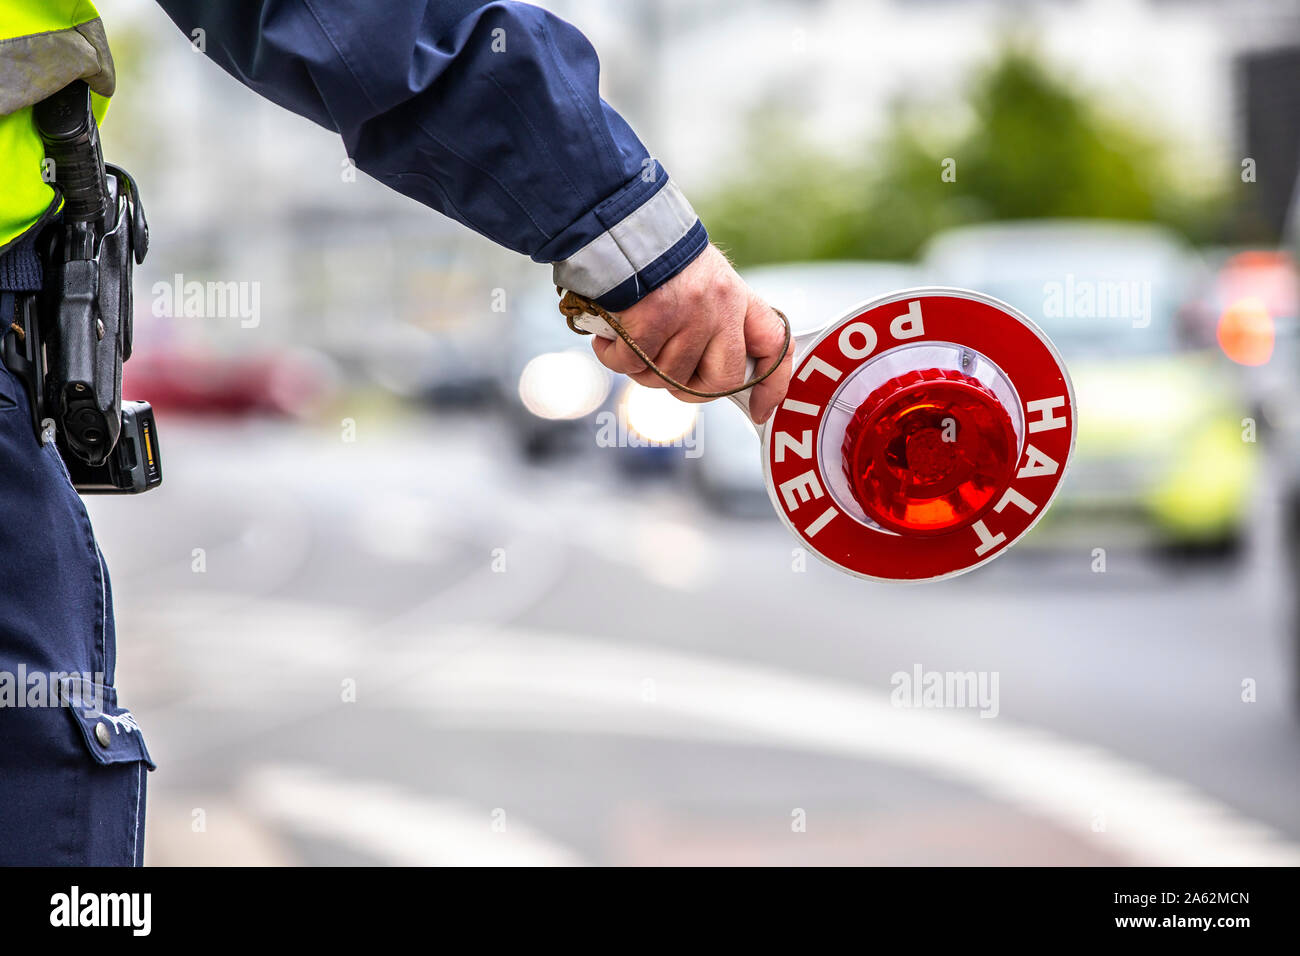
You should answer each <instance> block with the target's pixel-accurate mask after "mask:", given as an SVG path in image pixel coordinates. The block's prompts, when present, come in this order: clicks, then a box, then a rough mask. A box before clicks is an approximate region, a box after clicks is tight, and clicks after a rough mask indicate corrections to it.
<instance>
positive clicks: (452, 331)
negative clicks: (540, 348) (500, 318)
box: [361, 320, 498, 406]
mask: <svg viewBox="0 0 1300 956" xmlns="http://www.w3.org/2000/svg"><path fill="white" fill-rule="evenodd" d="M497 344H498V338H497V333H496V331H495V330H494V328H492V323H490V322H488V321H487V320H484V321H482V322H481V323H480V325H479V326H477V327H474V326H471V325H469V324H467V323H460V324H458V325H456V326H453V327H451V328H437V329H429V328H422V327H417V326H413V325H409V324H406V323H393V324H391V325H386V326H379V327H377V328H376V331H375V333H374V334H372V335H371V336H369V337H368V340H367V342H366V344H365V347H364V351H363V353H362V355H361V365H362V367H363V368H364V371H365V374H366V376H367V377H368V378H369V379H371V380H372V381H374V382H376V383H377V384H379V385H380V386H382V387H383V388H385V389H387V390H388V391H390V392H392V393H393V394H394V395H397V396H400V397H401V398H404V399H409V400H412V401H422V402H428V403H430V404H432V405H435V406H460V405H478V404H483V403H485V402H488V401H490V400H492V399H494V398H495V397H496V395H497V392H496V375H495V366H496V359H495V349H496V348H497Z"/></svg>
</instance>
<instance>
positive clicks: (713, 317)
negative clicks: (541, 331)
mask: <svg viewBox="0 0 1300 956" xmlns="http://www.w3.org/2000/svg"><path fill="white" fill-rule="evenodd" d="M618 320H619V322H620V323H621V324H622V326H623V328H624V329H625V330H626V331H627V333H628V335H630V336H631V337H632V340H633V341H635V342H636V343H637V345H639V346H641V348H642V349H644V350H645V353H646V355H648V356H650V358H651V359H653V360H654V362H655V364H656V365H658V366H659V367H660V368H661V369H663V371H664V372H665V373H666V374H667V375H669V376H670V377H672V378H674V379H676V380H677V381H678V382H681V383H683V384H684V385H687V386H688V387H690V388H694V389H697V390H699V391H705V392H717V391H722V390H724V389H728V388H734V387H735V386H737V385H739V384H741V383H742V382H744V381H745V360H746V358H747V357H749V356H753V357H754V358H755V359H756V360H757V363H758V364H757V370H758V373H759V374H761V373H763V372H765V371H767V370H768V368H770V367H771V365H772V363H773V362H775V361H776V357H777V356H778V355H780V354H781V346H782V344H783V343H784V342H785V326H784V324H783V323H782V322H781V319H780V317H778V316H777V314H776V313H775V312H773V311H772V307H771V306H769V305H768V304H767V303H766V302H764V301H763V300H762V299H760V298H759V297H758V296H757V295H755V294H754V293H753V291H751V290H750V288H749V286H747V285H745V282H744V280H742V279H741V278H740V276H738V275H737V274H736V270H735V269H733V268H732V267H731V263H730V262H728V261H727V258H726V257H725V256H724V255H723V254H722V253H721V252H720V251H718V249H717V248H716V247H714V246H712V245H710V246H709V247H708V248H707V249H705V250H704V252H702V253H701V254H700V255H699V257H698V258H696V259H695V261H694V262H692V263H691V264H690V265H688V266H687V267H686V268H685V269H683V270H682V271H681V272H679V273H678V274H677V275H675V276H673V278H671V279H669V280H668V281H667V282H665V283H664V284H663V285H662V286H660V287H659V288H658V289H655V291H653V292H651V293H650V294H649V295H648V296H646V297H645V298H644V299H642V300H641V301H640V302H638V303H637V304H636V305H634V306H632V307H631V308H629V309H626V310H624V311H623V312H620V313H619V314H618ZM592 347H593V348H594V349H595V350H596V357H597V358H598V359H600V361H601V363H602V364H604V365H605V367H606V368H609V369H610V370H612V371H615V372H621V373H623V374H624V375H627V376H628V377H630V378H631V379H632V380H633V381H635V382H639V383H640V384H642V385H646V386H649V387H651V388H667V387H668V386H667V385H666V384H665V383H664V382H663V380H662V379H660V378H659V377H658V376H657V375H655V373H654V372H652V371H650V370H649V369H648V368H647V367H646V364H645V362H643V361H641V360H640V359H639V358H637V356H636V353H634V352H633V351H632V350H631V349H630V348H628V347H627V343H625V342H624V341H623V340H622V339H614V340H610V339H603V338H599V337H595V338H593V339H592ZM793 363H794V345H793V343H791V347H790V350H789V351H788V352H787V353H786V356H785V360H784V361H783V362H782V363H781V367H780V368H779V369H777V370H776V371H775V372H773V373H772V375H770V376H769V377H768V378H767V379H765V380H764V381H763V382H762V383H761V384H759V385H757V386H755V387H754V389H753V394H752V395H751V396H750V400H749V413H750V417H752V418H753V420H754V421H755V423H757V424H762V423H763V422H765V421H767V418H768V416H769V415H771V414H772V411H773V410H774V409H775V408H776V406H777V404H778V403H779V402H780V401H781V399H782V398H784V397H785V392H786V389H787V388H788V387H789V385H790V372H791V368H792V366H793ZM671 391H672V394H673V395H675V396H676V397H677V398H679V399H681V400H682V401H684V402H703V401H708V399H702V398H697V397H696V396H694V395H690V394H688V393H686V392H681V391H678V390H677V389H671Z"/></svg>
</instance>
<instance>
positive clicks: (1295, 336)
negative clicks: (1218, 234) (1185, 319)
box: [1196, 249, 1300, 434]
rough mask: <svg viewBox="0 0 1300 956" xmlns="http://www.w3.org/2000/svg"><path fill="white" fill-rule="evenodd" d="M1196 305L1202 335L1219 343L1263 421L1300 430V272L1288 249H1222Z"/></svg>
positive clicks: (1272, 426)
mask: <svg viewBox="0 0 1300 956" xmlns="http://www.w3.org/2000/svg"><path fill="white" fill-rule="evenodd" d="M1208 259H1209V261H1210V266H1211V277H1210V279H1209V281H1208V282H1207V284H1206V289H1205V293H1204V295H1203V296H1202V297H1201V300H1200V302H1199V303H1198V309H1197V312H1196V315H1197V318H1198V320H1199V321H1198V323H1197V329H1196V334H1197V335H1198V336H1199V338H1200V339H1201V340H1202V341H1204V342H1206V343H1207V344H1210V345H1211V346H1213V345H1215V344H1217V345H1218V347H1220V348H1222V349H1223V353H1224V354H1225V355H1226V356H1227V357H1228V358H1230V359H1231V360H1232V361H1233V362H1234V363H1235V367H1236V373H1237V377H1238V378H1239V380H1240V381H1241V383H1242V388H1243V390H1244V392H1245V394H1246V396H1247V398H1248V400H1249V401H1250V404H1251V406H1252V408H1253V409H1255V410H1256V411H1257V412H1258V417H1259V420H1260V423H1261V425H1267V426H1268V427H1269V428H1270V429H1272V430H1281V431H1284V432H1288V433H1292V434H1294V433H1296V432H1300V408H1297V404H1298V403H1297V401H1296V398H1297V394H1300V392H1298V386H1297V383H1298V381H1300V354H1298V353H1297V349H1300V327H1298V326H1297V322H1298V321H1300V318H1298V316H1297V313H1298V312H1300V275H1298V274H1297V269H1296V262H1295V259H1294V258H1293V257H1292V256H1291V254H1290V253H1289V252H1287V251H1285V250H1281V249H1221V250H1215V251H1214V252H1212V253H1210V255H1209V256H1208Z"/></svg>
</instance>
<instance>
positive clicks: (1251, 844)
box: [386, 631, 1300, 866]
mask: <svg viewBox="0 0 1300 956" xmlns="http://www.w3.org/2000/svg"><path fill="white" fill-rule="evenodd" d="M440 647H441V648H444V649H447V648H450V650H448V652H447V653H442V652H440ZM386 667H390V668H392V669H393V670H394V671H397V672H400V673H402V674H404V675H405V677H406V680H405V681H404V682H403V683H402V684H401V685H400V686H396V687H394V688H393V691H392V695H391V696H389V697H387V698H386V700H387V701H388V702H389V703H390V704H394V705H397V706H402V707H405V708H409V709H418V710H423V711H425V712H426V713H428V714H429V716H430V717H431V719H433V720H435V721H436V722H438V723H442V724H458V725H466V724H469V725H480V726H481V725H490V726H515V727H524V728H528V729H548V730H554V731H566V732H577V733H624V734H638V735H646V736H654V737H661V738H695V739H710V740H724V741H728V742H732V743H735V742H745V741H748V742H751V743H754V744H760V745H768V746H782V747H789V748H792V749H796V750H800V751H812V752H822V753H829V754H836V755H840V756H847V757H860V758H866V759H872V760H882V761H888V762H891V763H895V764H899V765H903V766H907V767H911V768H914V769H916V770H918V771H921V772H924V773H928V774H933V775H936V776H940V777H944V778H947V779H950V780H952V781H954V782H957V783H960V784H964V785H967V786H971V787H975V788H977V789H979V790H980V791H982V792H984V793H986V794H988V795H990V796H992V797H994V798H997V799H1000V800H1004V801H1006V802H1008V803H1010V804H1012V805H1015V806H1017V807H1020V808H1021V809H1023V810H1025V811H1027V812H1030V813H1034V814H1037V815H1039V816H1041V817H1044V818H1046V819H1049V820H1051V821H1053V822H1054V823H1056V824H1057V825H1058V826H1060V827H1062V828H1063V829H1065V830H1066V831H1067V832H1070V833H1076V834H1082V835H1084V836H1091V837H1093V838H1095V839H1097V840H1099V841H1103V843H1104V844H1105V845H1106V846H1107V848H1109V849H1112V850H1114V851H1115V852H1118V853H1121V854H1124V855H1126V856H1128V857H1129V858H1130V859H1132V860H1133V862H1135V863H1144V864H1154V865H1179V866H1181V865H1213V866H1227V865H1240V866H1259V865H1280V866H1296V865H1300V847H1297V846H1296V845H1295V844H1294V843H1292V842H1290V841H1288V840H1287V839H1286V838H1285V837H1284V836H1283V835H1281V834H1279V833H1277V832H1276V831H1274V830H1273V829H1271V828H1269V827H1267V826H1264V825H1262V824H1259V823H1256V822H1254V821H1251V820H1248V819H1246V818H1245V817H1243V816H1242V815H1241V814H1239V813H1237V812H1236V811H1234V810H1232V809H1231V808H1229V807H1228V806H1227V805H1225V804H1223V803H1221V802H1219V801H1217V800H1215V799H1213V798H1211V797H1209V796H1208V795H1206V794H1203V793H1201V792H1199V791H1198V790H1196V789H1195V788H1194V787H1192V786H1191V785H1189V784H1186V783H1184V782H1182V781H1179V780H1176V779H1173V778H1169V777H1166V776H1164V775H1162V774H1160V773H1158V772H1156V771H1153V770H1151V769H1149V768H1146V767H1144V766H1141V765H1139V764H1137V763H1134V762H1132V761H1130V760H1126V759H1124V758H1121V757H1119V756H1117V755H1115V754H1112V753H1110V752H1108V751H1106V750H1104V749H1102V748H1100V747H1095V746H1089V745H1083V744H1078V743H1074V742H1072V741H1070V740H1067V739H1065V738H1063V737H1061V736H1059V735H1057V734H1054V733H1050V732H1047V731H1043V730H1037V729H1032V728H1027V727H1023V726H1018V725H1016V724H1015V723H1013V722H1012V721H1010V720H1008V719H1007V718H1006V717H998V718H997V719H995V720H981V719H979V718H978V717H976V716H975V715H974V714H958V713H954V712H950V711H921V710H905V709H900V708H896V707H893V706H892V705H891V704H890V702H889V697H888V695H887V694H885V693H883V692H876V691H870V690H864V689H862V688H858V687H854V686H852V685H849V684H845V683H839V682H834V681H829V680H820V679H815V678H808V677H801V676H794V675H791V674H787V673H783V672H780V671H776V670H773V669H769V668H763V667H759V666H753V665H748V664H735V663H729V662H726V661H722V660H717V659H710V658H705V657H695V656H692V655H685V654H680V653H675V652H669V651H662V650H657V649H649V648H644V647H641V648H637V647H628V646H625V645H616V644H608V643H598V642H595V641H580V640H572V639H566V638H562V637H556V636H554V635H551V634H543V633H528V632H519V631H512V632H507V633H502V632H491V633H484V634H479V635H478V636H477V637H476V638H474V639H466V636H461V637H460V638H458V639H454V640H453V639H452V638H450V637H449V638H446V639H439V640H435V641H433V642H431V644H430V645H429V646H426V647H425V648H422V649H420V650H419V651H418V652H417V653H413V654H411V655H409V656H408V657H405V658H404V659H401V660H395V661H394V660H390V661H388V662H387V663H386ZM1098 824H1100V825H1102V826H1103V827H1104V829H1102V830H1101V831H1100V832H1095V831H1094V829H1093V827H1094V826H1095V825H1098Z"/></svg>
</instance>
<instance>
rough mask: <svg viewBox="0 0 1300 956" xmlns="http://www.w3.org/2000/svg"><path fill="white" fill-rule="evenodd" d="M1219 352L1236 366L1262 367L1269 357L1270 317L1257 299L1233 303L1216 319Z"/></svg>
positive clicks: (1270, 343) (1270, 355) (1271, 352)
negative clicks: (1221, 351)
mask: <svg viewBox="0 0 1300 956" xmlns="http://www.w3.org/2000/svg"><path fill="white" fill-rule="evenodd" d="M1216 336H1217V338H1218V340H1219V348H1221V349H1223V354H1224V355H1226V356H1228V358H1230V359H1232V360H1233V361H1234V362H1236V363H1237V364H1238V365H1265V364H1267V363H1268V360H1269V359H1271V358H1272V357H1273V340H1274V331H1273V316H1272V315H1270V314H1269V311H1268V307H1267V306H1266V305H1264V302H1263V301H1262V300H1261V299H1258V298H1255V297H1253V296H1247V297H1245V298H1241V299H1237V300H1236V301H1234V302H1233V303H1232V304H1231V305H1229V306H1228V307H1227V308H1226V309H1224V310H1223V315H1221V316H1219V327H1218V330H1217V333H1216Z"/></svg>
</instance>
